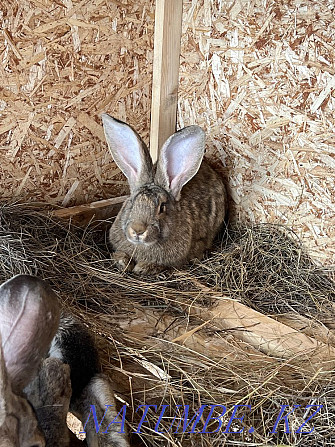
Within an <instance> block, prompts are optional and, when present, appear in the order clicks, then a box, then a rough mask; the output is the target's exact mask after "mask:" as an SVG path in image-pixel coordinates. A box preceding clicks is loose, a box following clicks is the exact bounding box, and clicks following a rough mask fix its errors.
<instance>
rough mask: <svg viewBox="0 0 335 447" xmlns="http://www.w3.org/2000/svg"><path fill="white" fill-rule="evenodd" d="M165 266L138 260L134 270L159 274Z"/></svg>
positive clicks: (146, 273) (145, 273)
mask: <svg viewBox="0 0 335 447" xmlns="http://www.w3.org/2000/svg"><path fill="white" fill-rule="evenodd" d="M163 270H164V267H163V266H161V265H155V264H149V263H147V262H138V263H137V264H136V265H135V267H134V268H133V272H134V273H137V274H139V275H158V273H160V272H162V271H163Z"/></svg>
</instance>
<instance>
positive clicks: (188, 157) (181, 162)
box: [162, 126, 204, 192]
mask: <svg viewBox="0 0 335 447" xmlns="http://www.w3.org/2000/svg"><path fill="white" fill-rule="evenodd" d="M192 128H195V129H196V130H195V131H194V132H191V131H190V128H185V129H184V130H182V131H180V132H177V133H176V134H174V135H173V136H172V137H170V139H169V140H168V141H167V142H166V146H165V147H164V148H163V150H164V151H165V153H164V154H162V155H163V157H164V161H163V164H165V166H166V172H167V175H168V179H169V184H170V189H171V190H172V191H173V192H174V191H175V192H176V191H177V190H179V191H180V189H181V188H182V187H183V186H184V185H185V184H186V183H187V182H188V181H189V180H191V178H192V177H193V176H194V175H195V174H196V173H197V171H198V169H199V167H200V164H201V161H202V158H203V152H204V132H203V131H202V130H201V129H200V128H197V127H195V126H192ZM184 131H185V135H184V134H183V132H184ZM186 131H187V132H186Z"/></svg>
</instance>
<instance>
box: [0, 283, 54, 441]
mask: <svg viewBox="0 0 335 447" xmlns="http://www.w3.org/2000/svg"><path fill="white" fill-rule="evenodd" d="M59 317H60V310H59V306H58V303H57V299H56V297H55V295H54V294H53V292H52V290H51V289H50V288H48V287H47V286H46V285H45V284H44V283H42V282H41V281H40V280H38V279H37V278H33V277H30V276H26V275H18V276H16V277H14V278H12V279H10V280H9V281H6V282H5V283H3V284H2V285H1V286H0V334H1V345H0V446H1V447H17V446H20V447H44V446H45V445H46V444H45V439H44V435H43V433H42V431H41V429H40V427H39V425H38V422H37V418H36V414H35V412H34V410H33V407H32V406H31V404H30V403H29V402H28V400H27V399H26V397H25V396H24V394H23V389H24V388H25V387H26V386H27V385H28V384H29V383H30V382H31V381H32V379H33V378H34V377H35V376H36V375H37V374H38V370H39V367H40V365H41V362H42V361H43V359H44V358H45V356H46V354H47V352H48V349H49V346H50V343H51V340H52V338H53V337H54V335H55V333H56V331H57V328H58V325H59Z"/></svg>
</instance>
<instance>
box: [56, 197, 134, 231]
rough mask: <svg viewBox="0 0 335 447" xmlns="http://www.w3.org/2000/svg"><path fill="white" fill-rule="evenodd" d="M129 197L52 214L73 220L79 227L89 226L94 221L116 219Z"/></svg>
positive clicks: (59, 210) (66, 209) (73, 207)
mask: <svg viewBox="0 0 335 447" xmlns="http://www.w3.org/2000/svg"><path fill="white" fill-rule="evenodd" d="M127 197H128V196H120V197H113V198H111V199H106V200H99V201H97V202H92V203H88V204H85V205H78V206H72V207H69V208H60V209H57V210H55V211H53V212H52V215H53V216H54V217H57V218H60V219H72V220H74V221H75V222H76V223H77V224H79V225H87V224H88V223H89V222H90V221H92V220H105V219H109V218H111V217H115V216H116V215H117V213H118V212H119V211H120V208H121V206H122V204H123V202H124V201H125V200H126V198H127Z"/></svg>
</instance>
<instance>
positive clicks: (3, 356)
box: [0, 275, 129, 447]
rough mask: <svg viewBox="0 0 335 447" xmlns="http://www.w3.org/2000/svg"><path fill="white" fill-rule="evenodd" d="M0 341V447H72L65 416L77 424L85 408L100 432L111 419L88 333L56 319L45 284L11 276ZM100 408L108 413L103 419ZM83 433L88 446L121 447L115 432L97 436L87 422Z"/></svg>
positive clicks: (0, 299) (69, 320)
mask: <svg viewBox="0 0 335 447" xmlns="http://www.w3.org/2000/svg"><path fill="white" fill-rule="evenodd" d="M0 334H1V344H0V447H44V446H46V447H56V446H57V447H67V446H69V445H72V444H70V433H69V430H68V428H67V426H66V416H67V413H68V411H69V409H70V410H71V411H72V412H73V413H75V414H76V415H77V416H78V417H79V418H80V419H81V420H82V422H83V423H84V424H85V422H87V420H89V416H90V406H91V405H95V408H96V414H97V417H98V420H99V422H100V421H101V420H102V419H103V416H104V415H105V416H104V419H105V425H106V424H108V422H110V421H112V420H113V419H114V418H115V417H116V415H117V412H116V410H115V402H114V395H113V392H112V387H111V384H110V382H109V380H108V379H107V377H105V376H104V375H103V374H101V373H100V365H99V358H98V353H97V350H96V347H95V344H94V341H93V339H92V336H91V334H90V333H89V332H88V330H87V329H86V328H85V327H84V326H83V325H82V324H81V323H79V322H78V321H76V320H75V319H74V318H73V317H72V316H71V315H62V316H61V317H60V310H59V304H58V300H57V297H56V295H55V294H54V292H53V291H52V290H51V288H50V287H49V286H48V285H47V283H45V282H44V281H42V280H40V279H38V278H35V277H33V276H29V275H18V276H15V277H14V278H12V279H10V280H8V281H6V282H5V283H4V284H2V285H1V286H0ZM106 405H113V407H110V408H109V409H108V411H107V412H106V413H105V408H106V407H105V406H106ZM117 425H118V424H117ZM112 426H113V427H114V426H115V424H112ZM85 428H86V442H87V445H88V446H89V447H128V446H129V443H128V440H127V437H126V434H124V433H118V430H119V427H118V428H114V429H113V428H111V429H110V430H108V431H107V433H103V430H101V431H100V432H98V433H97V431H96V427H95V425H94V423H93V421H92V420H89V422H88V423H87V424H86V427H85Z"/></svg>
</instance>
